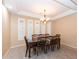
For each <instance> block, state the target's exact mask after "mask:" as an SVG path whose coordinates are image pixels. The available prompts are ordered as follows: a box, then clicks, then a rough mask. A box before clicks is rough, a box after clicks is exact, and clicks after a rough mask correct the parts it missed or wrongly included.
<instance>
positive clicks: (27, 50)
mask: <svg viewBox="0 0 79 59" xmlns="http://www.w3.org/2000/svg"><path fill="white" fill-rule="evenodd" d="M27 51H28V48H27V49H26V53H25V57H26V56H27Z"/></svg>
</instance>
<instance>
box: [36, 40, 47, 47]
mask: <svg viewBox="0 0 79 59" xmlns="http://www.w3.org/2000/svg"><path fill="white" fill-rule="evenodd" d="M45 44H46V40H38V41H37V46H43V45H45Z"/></svg>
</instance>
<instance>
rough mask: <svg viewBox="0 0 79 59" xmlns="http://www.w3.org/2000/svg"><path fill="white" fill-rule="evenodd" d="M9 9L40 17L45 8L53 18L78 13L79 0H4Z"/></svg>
mask: <svg viewBox="0 0 79 59" xmlns="http://www.w3.org/2000/svg"><path fill="white" fill-rule="evenodd" d="M3 4H4V5H5V7H7V8H8V10H9V11H11V12H13V13H16V14H18V15H23V16H31V17H36V18H40V17H42V16H43V12H44V9H46V15H47V16H48V17H50V18H51V20H53V19H56V18H59V17H63V16H66V15H70V14H73V13H76V9H77V0H3Z"/></svg>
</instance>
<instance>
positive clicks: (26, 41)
mask: <svg viewBox="0 0 79 59" xmlns="http://www.w3.org/2000/svg"><path fill="white" fill-rule="evenodd" d="M24 39H25V43H26V46H27V47H28V40H27V38H26V36H24Z"/></svg>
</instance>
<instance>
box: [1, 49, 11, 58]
mask: <svg viewBox="0 0 79 59" xmlns="http://www.w3.org/2000/svg"><path fill="white" fill-rule="evenodd" d="M9 51H10V48H9V49H8V51H7V52H6V53H5V54H4V55H3V56H2V58H3V59H6V57H7V55H8V54H9Z"/></svg>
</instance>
